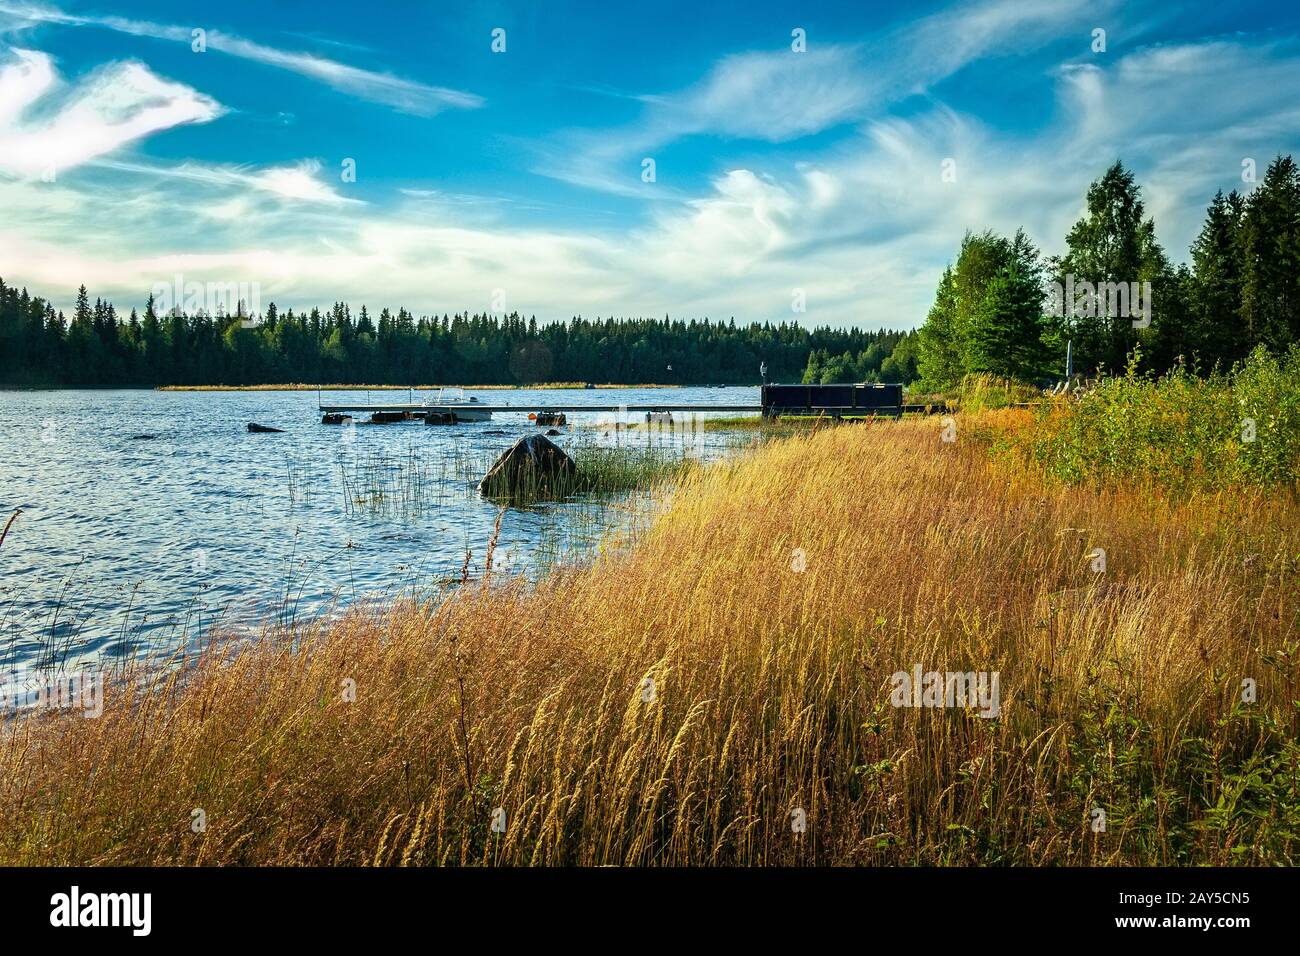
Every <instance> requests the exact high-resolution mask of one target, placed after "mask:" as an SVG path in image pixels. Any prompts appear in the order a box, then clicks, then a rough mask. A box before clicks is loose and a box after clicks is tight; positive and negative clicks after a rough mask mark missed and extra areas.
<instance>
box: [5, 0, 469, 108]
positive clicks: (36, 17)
mask: <svg viewBox="0 0 1300 956" xmlns="http://www.w3.org/2000/svg"><path fill="white" fill-rule="evenodd" d="M0 13H7V14H10V15H11V16H14V17H18V18H21V19H22V20H25V21H26V22H29V23H51V24H62V25H65V26H77V27H82V26H88V27H99V28H102V29H105V30H112V31H115V32H117V33H125V34H129V35H131V36H138V37H148V38H151V39H155V40H170V41H175V42H180V43H184V44H186V45H187V46H189V45H191V44H192V43H193V42H194V29H196V28H194V27H184V26H176V25H173V24H164V23H153V22H151V21H148V20H134V19H129V18H127V17H112V16H110V17H97V16H81V15H78V14H71V13H65V12H63V11H61V10H58V9H56V8H53V7H45V6H38V5H34V4H28V3H14V2H12V0H0ZM203 41H204V44H205V46H206V49H207V50H213V51H216V52H218V53H225V54H229V55H230V56H235V57H239V58H240V59H245V60H251V61H254V62H257V63H262V64H265V65H267V66H272V67H276V68H278V69H282V70H288V71H290V72H293V73H298V74H300V75H302V76H307V77H310V78H312V79H314V80H318V81H320V82H322V83H324V84H326V85H327V86H330V87H332V88H334V89H336V90H339V91H340V92H343V93H348V94H350V95H352V96H356V97H359V98H361V99H365V100H369V101H371V102H375V103H382V104H384V105H386V106H391V107H393V108H394V109H397V110H400V111H401V112H405V113H412V114H415V115H417V116H433V115H434V114H436V113H439V112H441V111H442V110H445V109H475V108H476V107H479V106H482V105H483V98H482V97H481V96H478V95H476V94H474V93H467V92H465V91H463V90H454V89H449V88H447V87H443V86H431V85H429V84H427V83H420V82H417V81H415V80H408V79H405V78H404V77H400V76H395V75H393V74H391V73H384V72H381V71H377V70H367V69H363V68H361V67H356V66H350V65H348V64H346V63H341V62H339V61H337V60H331V59H329V58H328V57H322V56H317V55H315V54H312V53H303V52H300V51H296V50H281V49H278V48H276V47H272V46H267V45H266V44H263V43H257V42H255V41H253V40H249V39H246V38H244V37H241V36H237V35H235V34H233V33H227V32H225V31H222V30H216V29H205V30H204V35H203Z"/></svg>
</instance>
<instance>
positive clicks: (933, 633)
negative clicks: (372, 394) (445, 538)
mask: <svg viewBox="0 0 1300 956" xmlns="http://www.w3.org/2000/svg"><path fill="white" fill-rule="evenodd" d="M1033 422H1034V418H1033V416H1032V415H1031V414H1030V413H1029V412H1023V411H1006V412H999V413H992V414H991V415H990V416H989V417H987V418H985V419H981V420H975V419H968V418H966V417H964V416H963V417H960V418H959V420H958V425H959V427H958V440H957V441H956V442H953V443H946V442H943V441H941V440H940V423H939V422H938V421H935V420H917V421H903V422H890V423H876V424H854V425H843V426H840V427H836V428H825V429H819V430H817V431H815V432H812V433H809V434H803V435H794V436H791V437H788V438H784V439H781V440H778V441H774V442H770V443H765V444H763V445H762V446H761V447H758V448H757V449H756V450H754V451H752V452H751V453H749V454H747V455H744V456H742V457H739V458H737V459H735V460H733V461H731V462H728V463H724V464H721V465H718V466H714V467H711V468H707V469H699V470H696V471H694V472H691V473H689V474H687V475H685V476H684V477H683V478H682V479H681V483H680V485H679V487H678V488H677V490H676V491H675V492H674V493H673V494H672V496H671V499H670V500H669V501H668V502H667V504H666V510H665V513H664V514H663V516H662V517H661V518H660V520H659V521H658V522H657V523H656V524H655V525H654V527H653V528H652V529H651V530H650V531H648V532H647V533H646V534H645V535H643V536H642V538H641V539H640V540H639V542H638V543H637V545H636V546H635V547H634V548H633V549H632V550H631V551H630V552H621V553H617V554H614V555H611V556H607V557H602V558H599V559H597V560H596V561H595V562H594V563H593V564H591V565H588V566H582V567H572V568H569V569H567V570H563V571H560V572H557V573H556V574H554V575H552V576H551V577H550V578H548V579H546V580H545V581H543V582H542V583H541V584H540V585H538V586H536V587H535V588H532V587H528V586H525V585H524V584H523V583H522V582H519V581H515V580H509V579H505V578H502V577H500V576H497V577H496V578H493V579H489V580H488V581H487V582H486V583H485V584H484V585H482V586H479V585H478V584H475V583H472V584H470V585H467V586H466V587H464V588H462V589H460V591H459V593H458V594H456V595H455V596H454V597H449V598H448V599H446V600H442V601H438V602H432V603H429V604H427V605H423V606H417V605H410V604H408V605H402V606H399V607H395V608H391V609H389V610H388V611H387V612H385V613H382V614H377V613H363V612H355V613H352V614H351V615H350V616H348V617H347V618H346V619H344V620H342V621H340V622H337V623H334V624H332V625H328V626H325V625H322V626H319V627H317V628H315V629H313V630H309V631H305V632H302V633H300V634H299V635H298V636H297V640H296V641H295V642H294V643H293V644H292V645H286V644H283V643H279V644H277V643H274V642H264V643H262V644H258V645H256V646H238V647H236V646H227V647H214V648H213V649H211V650H210V652H209V653H208V655H207V657H206V658H205V659H204V660H203V662H202V663H201V664H200V665H199V666H198V667H197V668H196V669H195V670H194V671H192V672H191V673H190V675H189V676H188V677H187V678H185V679H182V678H180V677H179V676H175V675H174V676H172V677H170V678H168V679H167V680H166V681H165V682H164V683H162V684H161V685H158V686H155V687H153V688H151V689H148V690H146V689H144V688H142V687H140V686H138V685H137V686H119V687H110V688H109V690H108V700H107V703H106V706H105V709H104V713H103V716H102V717H100V718H98V719H95V720H87V719H83V718H82V717H81V716H80V715H78V716H72V717H42V718H39V719H32V720H19V721H14V722H12V723H11V726H10V727H9V729H8V730H7V731H6V733H5V735H4V737H3V740H0V862H3V863H46V864H55V863H58V864H71V863H79V864H106V863H126V864H134V863H184V864H196V863H202V864H210V863H245V864H260V863H284V864H308V863H320V864H333V863H352V864H417V865H428V864H605V863H617V864H813V863H818V864H828V863H842V864H906V863H939V864H972V863H981V864H1007V863H1016V864H1044V863H1056V864H1113V863H1146V864H1193V863H1216V864H1219V863H1222V864H1230V863H1290V864H1294V863H1296V862H1297V861H1298V860H1300V846H1298V845H1297V828H1298V827H1300V748H1297V744H1296V730H1297V704H1296V703H1295V702H1296V701H1297V700H1298V699H1300V670H1298V669H1297V655H1300V646H1298V642H1297V617H1298V614H1300V595H1298V594H1297V573H1298V569H1297V564H1298V563H1300V514H1298V513H1297V511H1298V508H1297V505H1296V503H1295V501H1294V500H1293V499H1291V498H1290V497H1289V496H1279V495H1277V494H1275V493H1273V492H1272V491H1270V490H1268V489H1265V488H1254V487H1240V486H1239V487H1235V488H1233V489H1232V490H1227V491H1210V490H1193V491H1192V492H1189V493H1186V494H1179V495H1165V494H1162V493H1160V491H1159V490H1158V489H1154V488H1152V487H1150V486H1142V487H1137V486H1127V485H1123V484H1118V485H1110V486H1102V485H1098V484H1089V483H1076V484H1066V483H1062V482H1060V481H1059V480H1058V479H1056V478H1055V477H1053V476H1052V475H1050V474H1047V473H1046V472H1042V471H1041V469H1040V468H1039V467H1038V466H1036V465H1034V464H1033V463H1032V461H1030V460H1029V459H1025V460H1024V461H1023V462H1021V463H1017V462H1015V461H1013V460H1012V459H1010V458H1008V457H1007V456H1005V455H1004V456H1003V457H1002V458H1000V459H999V458H994V457H993V456H990V454H989V447H988V444H987V442H986V441H985V440H983V439H981V438H980V437H978V436H980V435H981V434H982V433H983V432H984V431H990V432H995V433H997V434H1003V435H1005V434H1007V433H1009V432H1019V433H1027V430H1028V429H1030V428H1032V427H1033ZM1098 548H1101V549H1104V551H1105V554H1106V566H1105V570H1104V571H1103V572H1098V571H1097V570H1095V568H1096V561H1095V558H1094V557H1093V555H1094V554H1095V553H1096V549H1098ZM915 665H920V667H921V668H922V669H923V670H926V671H930V670H941V671H997V672H999V675H1000V694H1001V714H1000V716H999V717H997V718H992V719H990V718H985V717H981V716H979V714H978V713H976V711H975V710H973V709H960V708H953V709H912V708H910V707H903V708H895V707H894V706H892V705H891V702H890V701H891V676H892V675H893V674H894V673H895V672H897V671H910V670H911V669H912V668H913V667H914V666H915ZM1246 679H1250V680H1252V681H1254V682H1255V685H1254V686H1255V688H1256V695H1257V696H1256V697H1255V698H1254V700H1253V702H1245V701H1243V700H1242V688H1243V681H1244V680H1246ZM352 682H355V700H350V699H349V697H350V688H352V687H353V683H352ZM650 682H653V683H650ZM136 695H138V697H136ZM133 699H136V700H138V702H137V703H134V704H133V703H131V701H132V700H133ZM498 807H499V808H501V809H502V811H503V813H504V820H505V830H504V832H502V833H496V832H493V831H492V828H491V822H492V819H493V811H494V810H495V809H496V808H498ZM199 809H201V810H202V811H203V813H204V815H205V816H204V820H205V823H206V828H205V829H203V830H202V832H194V829H195V824H194V823H193V821H194V820H195V819H196V817H195V815H194V811H195V810H199ZM1098 810H1103V811H1104V812H1105V828H1104V830H1101V831H1096V830H1094V825H1095V824H1094V822H1093V821H1095V820H1097V819H1098V817H1097V814H1096V811H1098ZM795 811H803V815H804V818H805V819H806V832H804V833H799V834H796V833H794V832H793V828H792V825H791V821H792V819H794V818H795V817H792V814H795Z"/></svg>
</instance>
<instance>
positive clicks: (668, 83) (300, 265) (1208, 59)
mask: <svg viewBox="0 0 1300 956" xmlns="http://www.w3.org/2000/svg"><path fill="white" fill-rule="evenodd" d="M497 29H501V30H504V31H505V34H504V39H505V50H504V52H494V51H493V49H492V43H493V31H494V30H497ZM195 30H202V31H204V32H203V34H202V40H203V42H202V43H201V44H196V42H195V33H194V31H195ZM795 30H802V31H803V32H804V35H805V36H806V49H805V50H803V51H802V52H799V51H796V50H795V49H792V46H793V45H795V43H794V38H793V37H792V31H795ZM1097 30H1104V31H1105V36H1104V40H1105V49H1104V50H1097V49H1094V46H1096V45H1097V43H1096V39H1095V31H1097ZM196 45H199V46H203V47H204V48H203V49H202V50H201V51H196V50H195V49H194V47H195V46H196ZM1298 121H1300V13H1297V12H1295V11H1294V10H1292V9H1290V8H1284V7H1283V6H1282V5H1270V4H1253V5H1249V6H1246V7H1238V6H1236V5H1229V4H1222V3H1204V4H1184V5H1182V6H1181V7H1180V8H1179V9H1175V8H1173V7H1172V6H1171V5H1168V4H1164V3H1149V4H1148V3H1123V4H1120V3H1106V2H1101V3H1088V4H1082V3H1071V2H1061V0H1050V2H1047V0H976V2H967V3H959V4H937V3H936V4H916V5H908V6H907V7H906V8H903V7H902V6H901V5H897V4H875V3H862V2H859V3H826V4H779V3H762V2H758V3H746V4H743V5H741V4H737V5H713V4H702V3H698V2H697V3H689V4H687V3H680V4H678V3H662V2H656V3H654V4H645V5H622V4H595V3H592V4H566V3H554V2H548V3H545V4H542V3H527V4H523V3H518V4H515V3H474V4H460V5H451V4H447V5H434V4H430V3H427V2H409V3H391V2H390V3H385V2H380V0H375V2H370V3H354V2H348V3H329V2H324V0H321V2H314V3H307V2H297V0H292V2H284V0H281V2H276V3H266V2H242V0H230V2H224V3H221V4H210V5H209V4H181V3H175V2H172V3H163V2H130V3H125V2H124V3H116V4H109V3H103V4H89V3H79V2H72V0H67V2H64V3H62V4H60V5H57V6H56V5H52V4H46V3H39V4H38V3H31V2H27V0H0V277H3V278H4V279H5V281H6V282H9V283H19V284H26V285H29V286H30V287H31V288H32V289H33V290H34V291H39V292H41V293H43V294H47V295H49V296H50V297H51V298H53V299H54V300H55V302H56V303H58V304H59V305H63V306H66V305H67V304H68V303H69V302H70V301H71V298H72V296H73V295H74V293H75V287H76V285H77V284H79V283H81V282H85V283H86V284H87V285H88V286H89V287H90V289H91V292H92V294H99V295H105V296H108V297H111V298H112V299H113V300H114V301H115V302H116V303H117V304H118V305H119V307H120V308H121V307H130V306H131V305H138V304H140V303H141V302H142V301H143V299H144V298H145V296H147V295H148V293H149V290H150V289H151V288H152V287H153V286H155V285H159V284H167V285H171V284H172V283H173V279H174V277H175V276H176V275H178V274H179V275H182V276H183V277H184V279H185V281H200V282H208V281H210V282H221V283H233V282H241V283H244V282H246V283H257V284H258V287H259V288H260V290H261V300H262V302H263V303H265V302H268V301H271V300H274V301H276V302H277V303H278V304H279V305H280V306H281V307H282V308H283V307H285V306H289V305H293V306H310V305H315V304H321V305H324V304H328V303H330V302H332V301H334V300H336V299H346V300H350V301H352V302H354V303H357V304H359V303H361V302H363V301H364V302H366V303H368V304H370V305H371V306H372V308H378V307H380V306H383V305H388V306H392V307H396V306H399V305H404V306H406V307H408V308H410V309H412V310H414V311H416V312H417V313H426V312H437V313H442V312H454V311H459V310H466V309H468V310H472V311H485V310H488V309H489V308H491V307H493V306H501V305H504V307H505V308H506V310H515V309H517V310H519V311H521V312H523V313H524V314H535V315H537V316H538V317H539V318H541V319H558V318H567V317H568V316H570V315H573V314H583V315H587V316H596V315H601V316H605V315H611V314H612V315H625V316H626V315H664V314H672V315H674V316H680V317H687V318H689V317H703V316H710V317H713V318H722V319H726V318H730V317H732V316H734V317H736V319H737V320H738V321H748V320H763V319H772V320H778V321H779V320H788V319H793V320H798V321H801V322H805V323H807V324H811V325H820V324H831V325H843V324H858V325H865V326H871V327H878V326H886V327H892V328H909V327H912V326H914V325H916V324H918V323H919V322H920V321H922V320H923V318H924V315H925V312H926V309H927V308H928V306H929V304H930V301H931V299H932V297H933V291H934V287H935V284H936V282H937V280H938V276H939V274H940V272H941V271H942V269H943V267H944V265H945V264H946V263H947V262H949V261H951V259H952V257H953V255H954V254H955V251H956V248H957V245H958V243H959V242H960V240H961V236H962V234H963V232H964V231H965V230H967V229H983V228H994V229H999V230H1003V231H1008V232H1009V231H1012V230H1014V229H1015V228H1017V227H1021V226H1023V227H1024V228H1025V229H1026V230H1027V231H1028V232H1029V234H1030V236H1031V237H1032V238H1033V239H1034V240H1035V241H1036V242H1038V243H1039V244H1040V246H1041V247H1042V248H1043V249H1044V251H1045V252H1048V253H1054V252H1059V251H1061V246H1062V243H1063V237H1064V235H1065V232H1066V230H1067V229H1068V228H1069V225H1070V224H1071V223H1072V222H1073V220H1074V219H1075V218H1077V217H1078V215H1079V213H1080V211H1081V208H1082V203H1083V196H1084V191H1085V189H1086V188H1087V185H1088V183H1089V181H1091V180H1092V179H1094V178H1095V177H1096V176H1098V175H1099V174H1100V173H1101V172H1102V171H1103V170H1104V169H1105V167H1106V166H1107V165H1108V164H1109V163H1110V162H1112V161H1113V160H1114V159H1116V158H1121V159H1123V160H1124V161H1125V162H1126V163H1127V164H1128V165H1129V166H1130V167H1131V168H1133V169H1134V171H1135V172H1136V174H1137V177H1138V180H1139V182H1140V183H1141V184H1142V186H1143V190H1144V195H1145V198H1146V200H1147V206H1148V211H1149V212H1150V213H1151V214H1153V215H1154V216H1155V218H1156V226H1157V232H1158V235H1159V237H1160V239H1161V241H1162V242H1163V243H1164V245H1165V247H1166V250H1167V252H1168V253H1169V254H1170V256H1171V257H1172V258H1173V259H1174V260H1175V261H1182V260H1184V259H1185V258H1186V256H1187V246H1188V244H1189V243H1190V241H1191V240H1192V238H1193V237H1194V235H1195V233H1196V231H1197V229H1198V227H1199V224H1200V220H1201V218H1202V215H1203V212H1204V208H1205V205H1206V203H1207V202H1208V200H1209V199H1210V197H1211V196H1212V195H1213V193H1214V192H1215V190H1217V189H1224V190H1228V189H1233V188H1238V189H1243V190H1245V189H1249V188H1250V186H1251V184H1250V183H1249V182H1243V179H1242V163H1243V161H1244V160H1247V159H1253V160H1254V161H1255V162H1256V164H1257V167H1258V170H1259V174H1260V175H1262V172H1263V169H1264V167H1265V166H1266V165H1267V163H1268V161H1269V160H1270V159H1271V158H1272V157H1273V156H1275V155H1276V154H1278V153H1279V152H1293V151H1297V150H1298V147H1300V143H1298V140H1300V122H1298ZM647 159H652V160H653V161H654V173H655V177H654V181H652V182H646V181H644V178H643V170H644V163H645V160H647ZM945 160H951V161H952V163H951V165H950V166H949V167H947V168H949V169H951V170H953V171H954V172H955V177H954V176H949V177H944V175H943V170H944V169H945V166H944V162H945ZM349 161H352V162H354V163H355V171H356V175H355V181H351V179H350V177H346V176H345V175H344V173H345V169H346V168H347V164H348V162H349ZM795 290H799V291H800V292H801V293H802V296H801V297H800V296H797V295H796V291H795ZM800 298H801V299H802V300H803V301H804V302H806V311H802V312H799V311H795V306H794V305H793V304H792V303H794V302H795V301H796V300H797V299H800Z"/></svg>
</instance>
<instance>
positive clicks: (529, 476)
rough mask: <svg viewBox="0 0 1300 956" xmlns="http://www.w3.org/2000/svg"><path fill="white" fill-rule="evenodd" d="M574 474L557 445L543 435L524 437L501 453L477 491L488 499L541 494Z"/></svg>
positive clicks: (568, 461) (572, 468)
mask: <svg viewBox="0 0 1300 956" xmlns="http://www.w3.org/2000/svg"><path fill="white" fill-rule="evenodd" d="M576 474H577V466H576V465H574V463H573V459H572V458H570V457H569V456H568V455H566V454H565V453H564V451H563V449H561V448H560V446H559V445H557V444H555V442H553V441H551V440H550V439H549V438H547V437H546V436H544V435H527V436H525V437H524V438H521V439H519V440H518V441H517V442H515V443H514V444H513V445H511V446H510V447H509V448H507V449H506V450H505V451H504V452H502V453H501V457H500V458H498V459H497V460H496V462H495V463H494V464H493V465H492V467H491V468H489V469H488V473H487V474H486V475H484V476H483V480H482V481H481V482H479V486H478V490H479V493H480V494H483V495H486V496H488V497H490V498H512V497H516V496H520V495H536V494H545V493H547V492H550V491H554V490H556V488H557V487H558V486H560V485H561V484H562V483H563V482H565V481H566V480H571V479H572V478H573V477H574V476H575V475H576Z"/></svg>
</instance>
